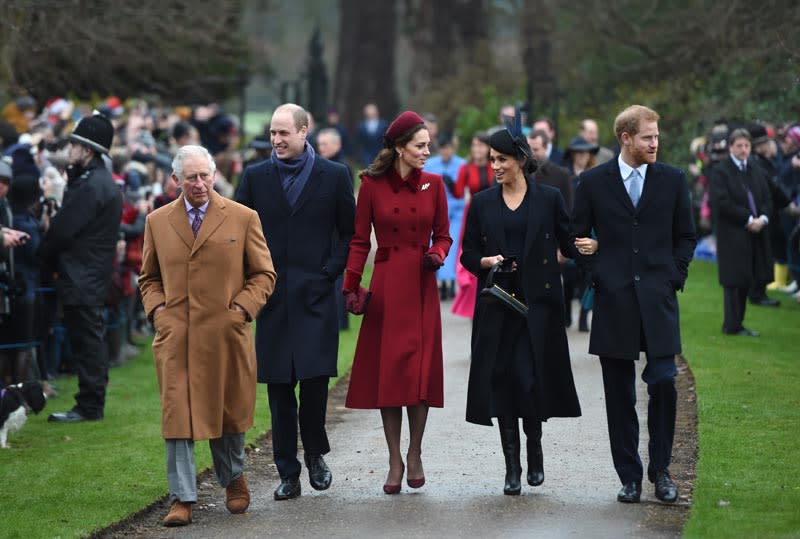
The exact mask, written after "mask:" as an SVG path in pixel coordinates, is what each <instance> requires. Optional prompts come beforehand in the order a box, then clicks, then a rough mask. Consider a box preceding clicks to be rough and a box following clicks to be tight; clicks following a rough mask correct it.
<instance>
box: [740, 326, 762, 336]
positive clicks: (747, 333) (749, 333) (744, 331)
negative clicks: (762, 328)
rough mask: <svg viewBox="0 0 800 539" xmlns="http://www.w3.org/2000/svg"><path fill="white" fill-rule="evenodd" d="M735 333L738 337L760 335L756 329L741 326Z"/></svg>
mask: <svg viewBox="0 0 800 539" xmlns="http://www.w3.org/2000/svg"><path fill="white" fill-rule="evenodd" d="M735 335H738V336H739V337H760V336H761V333H759V332H758V331H751V330H749V329H747V328H742V329H740V330H739V331H737V332H736V333H735Z"/></svg>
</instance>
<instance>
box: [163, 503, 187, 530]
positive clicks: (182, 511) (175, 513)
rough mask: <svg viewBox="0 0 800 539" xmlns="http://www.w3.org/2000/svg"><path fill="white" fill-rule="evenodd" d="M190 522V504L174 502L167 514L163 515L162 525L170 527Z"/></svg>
mask: <svg viewBox="0 0 800 539" xmlns="http://www.w3.org/2000/svg"><path fill="white" fill-rule="evenodd" d="M191 522H192V504H190V503H183V502H178V501H176V502H174V503H173V504H172V507H171V508H170V510H169V514H167V516H166V517H164V526H167V527H169V528H172V527H174V526H186V525H187V524H189V523H191Z"/></svg>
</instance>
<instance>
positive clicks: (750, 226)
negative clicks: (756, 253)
mask: <svg viewBox="0 0 800 539" xmlns="http://www.w3.org/2000/svg"><path fill="white" fill-rule="evenodd" d="M765 226H767V222H766V221H764V219H762V218H761V217H754V218H753V219H751V220H750V221H749V222H748V223H747V225H745V228H746V229H747V231H748V232H752V233H753V234H758V233H759V232H761V230H762V229H763V228H764V227H765Z"/></svg>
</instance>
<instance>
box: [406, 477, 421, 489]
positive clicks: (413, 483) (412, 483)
mask: <svg viewBox="0 0 800 539" xmlns="http://www.w3.org/2000/svg"><path fill="white" fill-rule="evenodd" d="M406 482H407V483H408V486H409V487H411V488H420V487H422V485H424V484H425V476H424V475H423V476H422V477H420V478H419V479H411V478H410V477H409V478H408V479H406Z"/></svg>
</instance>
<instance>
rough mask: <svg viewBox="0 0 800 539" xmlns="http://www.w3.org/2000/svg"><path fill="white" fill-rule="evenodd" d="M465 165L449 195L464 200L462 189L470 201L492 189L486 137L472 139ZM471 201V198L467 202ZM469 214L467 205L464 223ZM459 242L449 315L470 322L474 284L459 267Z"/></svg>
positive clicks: (469, 274) (479, 135)
mask: <svg viewBox="0 0 800 539" xmlns="http://www.w3.org/2000/svg"><path fill="white" fill-rule="evenodd" d="M469 156H470V159H469V162H467V163H465V164H464V165H463V166H462V167H461V170H459V171H458V180H457V181H456V184H455V187H454V188H453V195H454V196H456V197H459V198H460V197H463V196H464V189H465V188H467V189H469V195H470V197H474V196H475V195H477V194H478V193H480V192H481V191H483V190H484V189H488V188H489V187H491V186H492V185H494V171H493V170H492V165H491V164H490V163H489V137H488V136H487V135H486V134H484V133H475V134H474V135H472V143H471V144H470V147H469ZM470 200H471V198H470ZM468 212H469V204H467V206H466V207H465V208H464V219H465V220H466V217H467V213H468ZM463 225H464V223H462V227H461V231H462V232H461V235H462V237H463V235H464V232H463V230H464V227H463ZM461 239H462V238H458V249H457V250H456V283H457V284H458V290H457V291H456V297H455V299H454V300H453V307H452V308H451V312H452V313H453V314H456V315H458V316H464V317H466V318H472V315H473V314H474V312H475V299H476V298H477V297H478V280H477V278H476V277H475V276H474V275H473V274H472V273H470V272H469V271H467V270H466V269H465V268H464V266H462V265H461V261H460V259H461Z"/></svg>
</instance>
